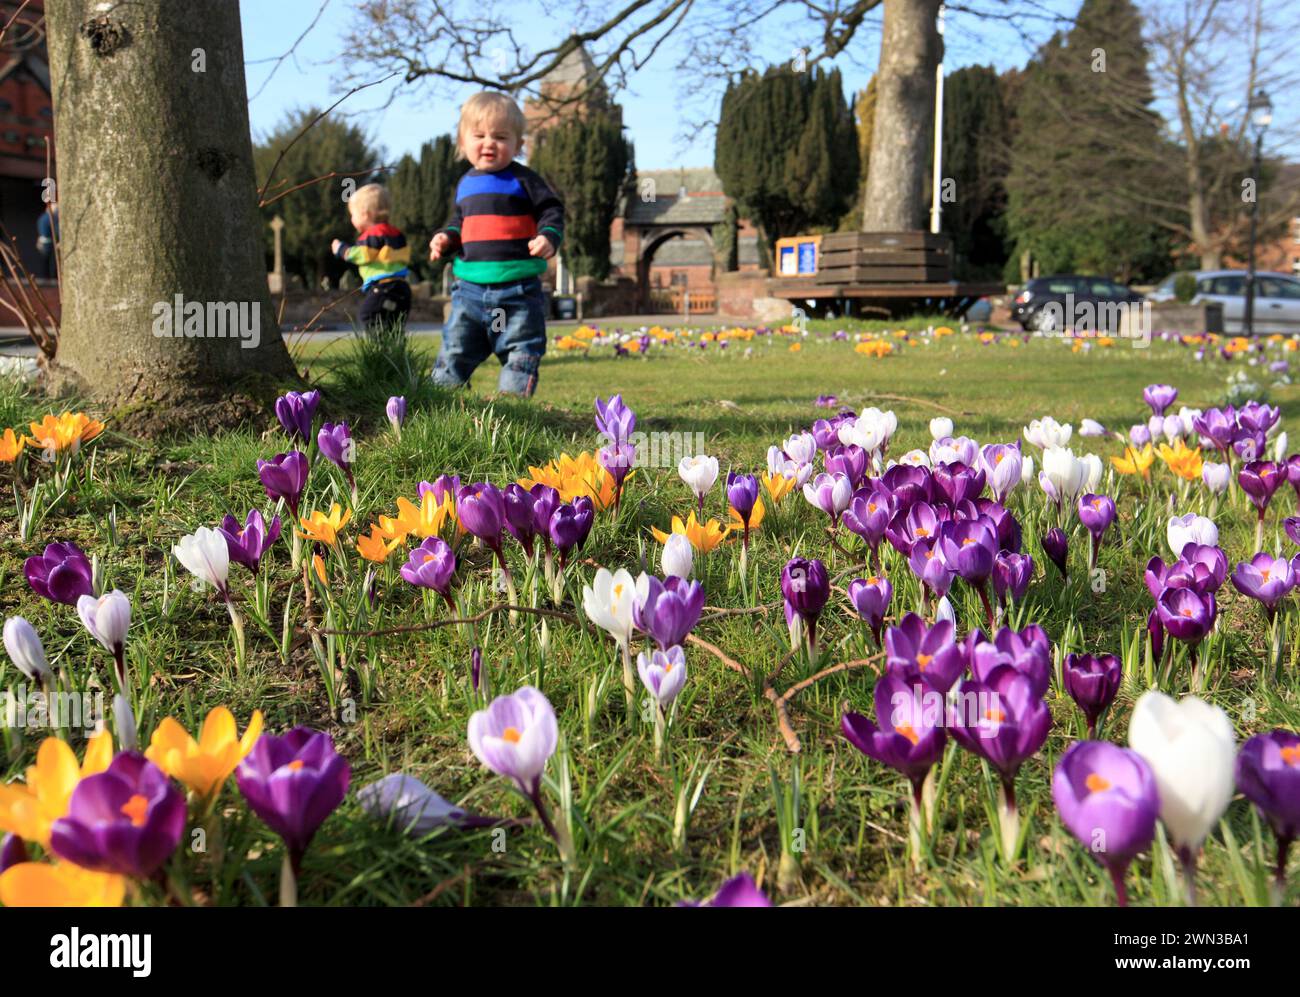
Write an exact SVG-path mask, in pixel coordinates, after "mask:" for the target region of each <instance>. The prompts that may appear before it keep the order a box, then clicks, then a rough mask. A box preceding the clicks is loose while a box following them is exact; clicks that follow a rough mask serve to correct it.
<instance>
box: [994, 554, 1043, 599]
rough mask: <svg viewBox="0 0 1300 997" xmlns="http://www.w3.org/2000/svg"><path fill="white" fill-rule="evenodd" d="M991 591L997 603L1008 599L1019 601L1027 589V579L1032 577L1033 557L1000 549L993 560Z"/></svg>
mask: <svg viewBox="0 0 1300 997" xmlns="http://www.w3.org/2000/svg"><path fill="white" fill-rule="evenodd" d="M992 577H993V593H994V595H996V596H997V600H998V605H999V606H1006V604H1007V602H1008V601H1012V602H1020V600H1022V599H1023V598H1024V597H1025V593H1026V592H1027V591H1029V581H1030V579H1032V578H1033V577H1034V559H1033V558H1032V557H1030V556H1029V555H1028V554H1013V553H1011V552H1010V551H1006V550H1004V551H1002V552H1001V553H1000V554H998V556H997V558H996V559H995V560H994V562H993V576H992Z"/></svg>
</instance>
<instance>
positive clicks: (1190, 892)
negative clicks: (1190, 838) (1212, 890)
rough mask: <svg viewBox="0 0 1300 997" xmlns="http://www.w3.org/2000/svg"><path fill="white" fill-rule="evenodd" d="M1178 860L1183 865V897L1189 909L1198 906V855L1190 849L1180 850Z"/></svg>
mask: <svg viewBox="0 0 1300 997" xmlns="http://www.w3.org/2000/svg"><path fill="white" fill-rule="evenodd" d="M1178 859H1179V861H1180V862H1182V864H1183V895H1184V897H1185V898H1186V900H1187V906H1188V907H1195V906H1196V853H1195V852H1193V851H1192V850H1191V849H1190V848H1187V847H1183V848H1180V849H1178Z"/></svg>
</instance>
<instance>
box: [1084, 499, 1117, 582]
mask: <svg viewBox="0 0 1300 997" xmlns="http://www.w3.org/2000/svg"><path fill="white" fill-rule="evenodd" d="M1079 521H1080V522H1081V523H1083V527H1084V529H1086V530H1087V531H1088V533H1089V534H1090V535H1091V536H1092V555H1091V561H1090V564H1091V566H1092V567H1094V568H1095V567H1096V566H1097V551H1099V550H1101V542H1102V539H1103V538H1104V537H1105V536H1106V530H1107V529H1109V528H1110V524H1111V523H1113V522H1114V521H1115V500H1114V499H1112V498H1111V497H1110V496H1108V495H1093V494H1091V493H1088V494H1085V495H1080V496H1079Z"/></svg>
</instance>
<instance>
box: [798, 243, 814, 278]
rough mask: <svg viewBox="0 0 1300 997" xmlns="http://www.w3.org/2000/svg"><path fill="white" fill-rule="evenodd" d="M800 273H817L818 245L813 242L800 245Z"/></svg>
mask: <svg viewBox="0 0 1300 997" xmlns="http://www.w3.org/2000/svg"><path fill="white" fill-rule="evenodd" d="M799 272H800V273H816V272H817V243H815V242H812V241H811V240H810V241H808V242H801V243H799Z"/></svg>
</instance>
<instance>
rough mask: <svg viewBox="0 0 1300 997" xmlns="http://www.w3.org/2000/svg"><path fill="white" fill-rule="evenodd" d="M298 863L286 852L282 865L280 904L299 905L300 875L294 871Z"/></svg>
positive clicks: (287, 905) (286, 905)
mask: <svg viewBox="0 0 1300 997" xmlns="http://www.w3.org/2000/svg"><path fill="white" fill-rule="evenodd" d="M296 864H297V863H296V862H294V860H293V858H292V857H291V856H290V855H289V852H288V851H286V852H285V853H284V862H282V863H281V865H280V906H281V907H297V906H298V876H297V874H296V873H295V872H294V866H295V865H296Z"/></svg>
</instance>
